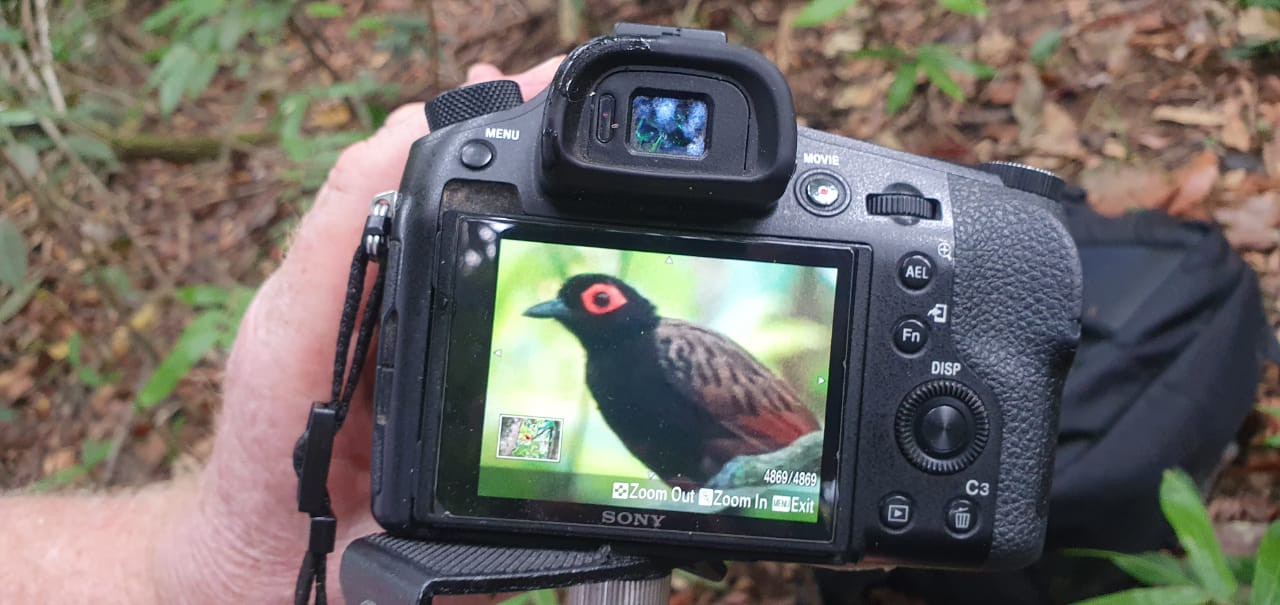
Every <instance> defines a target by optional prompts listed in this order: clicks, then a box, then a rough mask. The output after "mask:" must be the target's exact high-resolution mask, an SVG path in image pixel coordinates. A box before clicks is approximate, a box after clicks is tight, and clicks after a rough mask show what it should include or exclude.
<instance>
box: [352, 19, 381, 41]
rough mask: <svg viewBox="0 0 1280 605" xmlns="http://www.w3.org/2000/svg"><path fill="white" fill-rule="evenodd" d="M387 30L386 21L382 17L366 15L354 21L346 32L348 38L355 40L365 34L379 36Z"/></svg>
mask: <svg viewBox="0 0 1280 605" xmlns="http://www.w3.org/2000/svg"><path fill="white" fill-rule="evenodd" d="M386 29H387V20H386V19H385V18H384V17H383V16H382V15H367V16H364V17H360V18H359V19H356V22H355V23H352V24H351V29H349V30H347V37H348V38H357V37H359V36H360V34H363V33H365V32H374V33H375V34H380V33H382V32H383V31H386Z"/></svg>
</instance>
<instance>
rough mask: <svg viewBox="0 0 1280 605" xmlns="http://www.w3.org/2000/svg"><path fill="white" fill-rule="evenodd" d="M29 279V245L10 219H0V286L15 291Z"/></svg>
mask: <svg viewBox="0 0 1280 605" xmlns="http://www.w3.org/2000/svg"><path fill="white" fill-rule="evenodd" d="M26 279H27V244H26V242H25V241H24V240H23V239H22V232H21V231H19V230H18V227H17V226H15V225H14V224H13V223H11V222H9V221H8V219H5V218H0V285H3V286H8V287H9V288H11V289H13V290H17V289H18V288H20V287H21V286H22V284H23V282H25V281H26Z"/></svg>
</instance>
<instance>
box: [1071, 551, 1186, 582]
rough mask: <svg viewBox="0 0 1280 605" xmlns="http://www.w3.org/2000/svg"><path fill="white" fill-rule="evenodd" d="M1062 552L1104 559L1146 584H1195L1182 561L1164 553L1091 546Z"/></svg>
mask: <svg viewBox="0 0 1280 605" xmlns="http://www.w3.org/2000/svg"><path fill="white" fill-rule="evenodd" d="M1063 554H1066V555H1069V556H1073V557H1092V558H1095V559H1106V560H1108V561H1110V562H1111V563H1112V564H1113V565H1115V566H1116V567H1119V568H1120V569H1121V570H1123V571H1124V572H1125V573H1127V574H1129V575H1130V576H1132V577H1133V579H1135V580H1137V581H1139V582H1142V583H1143V584H1146V585H1148V586H1182V585H1189V584H1195V581H1194V580H1192V579H1191V577H1190V576H1188V575H1187V572H1186V570H1185V569H1183V566H1182V563H1181V562H1179V561H1178V560H1177V559H1175V558H1174V557H1173V556H1171V555H1168V554H1165V553H1142V554H1137V555H1131V554H1126V553H1121V552H1111V551H1109V550H1095V549H1092V548H1071V549H1067V550H1064V551H1063Z"/></svg>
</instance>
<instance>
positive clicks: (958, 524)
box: [947, 498, 978, 536]
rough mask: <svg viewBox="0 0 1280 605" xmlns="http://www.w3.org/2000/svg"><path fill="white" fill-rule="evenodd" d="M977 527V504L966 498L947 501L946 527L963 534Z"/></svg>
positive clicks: (955, 532)
mask: <svg viewBox="0 0 1280 605" xmlns="http://www.w3.org/2000/svg"><path fill="white" fill-rule="evenodd" d="M977 527H978V504H977V503H976V502H974V501H973V500H970V499H968V498H956V499H954V500H952V501H951V502H949V503H947V529H949V530H951V532H952V533H954V534H957V535H960V536H964V535H966V534H969V533H971V532H973V530H974V529H976V528H977Z"/></svg>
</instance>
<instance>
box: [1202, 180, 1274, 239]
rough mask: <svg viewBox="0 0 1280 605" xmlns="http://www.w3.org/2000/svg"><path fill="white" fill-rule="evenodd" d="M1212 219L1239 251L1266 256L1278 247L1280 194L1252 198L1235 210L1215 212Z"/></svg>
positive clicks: (1267, 193) (1226, 209)
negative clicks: (1265, 254)
mask: <svg viewBox="0 0 1280 605" xmlns="http://www.w3.org/2000/svg"><path fill="white" fill-rule="evenodd" d="M1213 217H1214V219H1216V220H1217V221H1218V222H1219V223H1221V224H1222V226H1223V227H1224V231H1225V233H1224V235H1225V236H1226V238H1227V241H1229V242H1231V245H1232V246H1233V247H1235V248H1236V249H1238V250H1258V251H1264V252H1265V251H1267V250H1271V249H1273V248H1275V247H1276V246H1277V245H1280V193H1276V192H1274V191H1269V192H1266V193H1263V194H1261V195H1255V196H1253V197H1251V198H1249V199H1248V200H1245V202H1244V203H1243V204H1241V205H1239V206H1237V207H1234V208H1222V209H1220V210H1218V211H1217V212H1214V213H1213Z"/></svg>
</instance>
